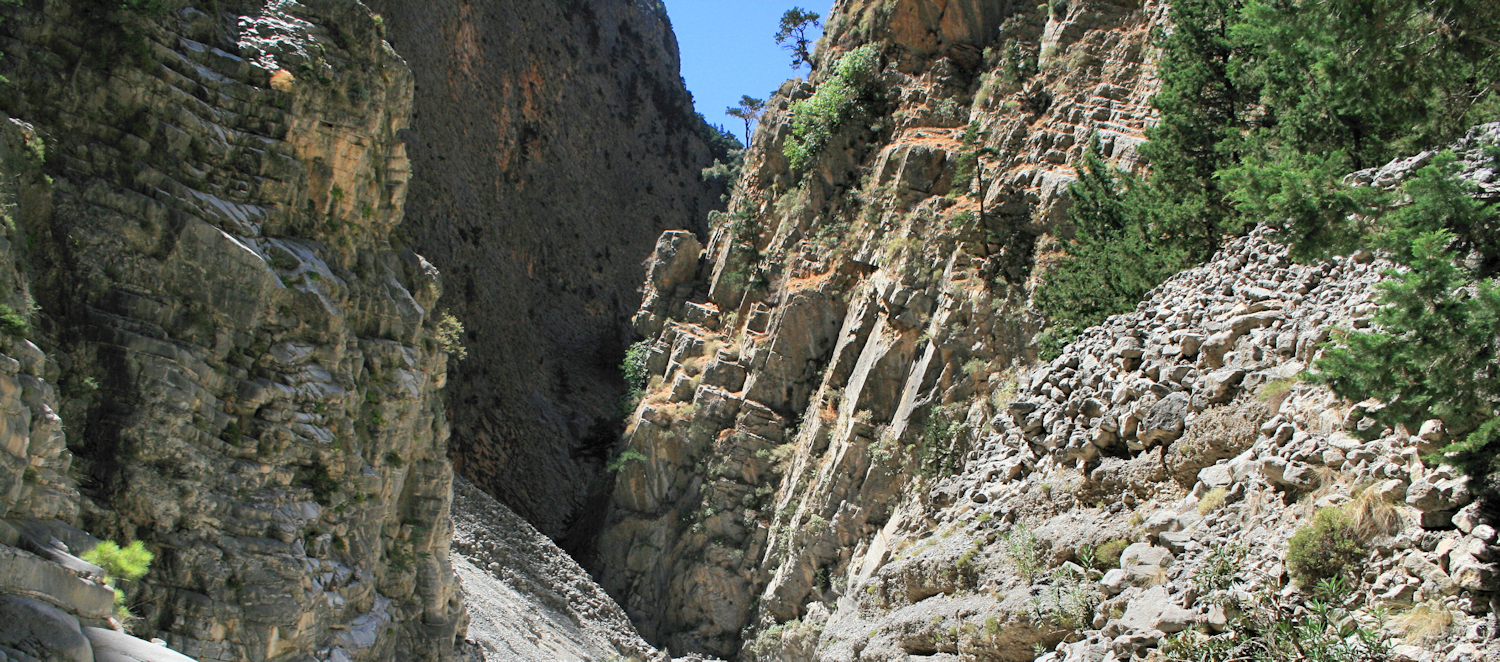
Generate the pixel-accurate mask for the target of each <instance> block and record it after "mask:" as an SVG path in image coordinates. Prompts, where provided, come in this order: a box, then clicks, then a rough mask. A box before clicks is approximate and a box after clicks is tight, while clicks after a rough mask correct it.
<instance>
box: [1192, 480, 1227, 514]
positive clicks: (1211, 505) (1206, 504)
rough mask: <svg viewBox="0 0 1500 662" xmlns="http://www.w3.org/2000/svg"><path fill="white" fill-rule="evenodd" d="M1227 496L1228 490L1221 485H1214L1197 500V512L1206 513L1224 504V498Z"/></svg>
mask: <svg viewBox="0 0 1500 662" xmlns="http://www.w3.org/2000/svg"><path fill="white" fill-rule="evenodd" d="M1228 496H1229V490H1228V489H1227V488H1223V487H1215V488H1213V489H1211V490H1209V491H1208V493H1207V494H1204V495H1203V498H1202V499H1200V500H1199V501H1198V514H1199V515H1207V514H1209V513H1211V512H1213V511H1215V510H1218V509H1219V506H1222V505H1224V499H1225V498H1226V497H1228Z"/></svg>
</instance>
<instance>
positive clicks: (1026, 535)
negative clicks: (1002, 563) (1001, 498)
mask: <svg viewBox="0 0 1500 662" xmlns="http://www.w3.org/2000/svg"><path fill="white" fill-rule="evenodd" d="M1000 549H1001V553H1002V554H1004V555H1005V558H1006V560H1008V561H1010V564H1011V567H1013V568H1015V570H1016V575H1018V576H1019V577H1020V578H1021V579H1022V580H1024V581H1025V582H1026V583H1027V584H1030V583H1031V582H1033V581H1035V580H1036V576H1037V574H1038V573H1040V572H1041V571H1042V570H1045V568H1044V567H1043V565H1042V552H1041V548H1040V547H1038V545H1037V541H1036V535H1034V534H1033V533H1032V532H1031V530H1030V529H1028V528H1026V526H1025V525H1024V524H1018V525H1016V528H1014V529H1012V530H1011V531H1010V533H1007V534H1005V535H1003V536H1000Z"/></svg>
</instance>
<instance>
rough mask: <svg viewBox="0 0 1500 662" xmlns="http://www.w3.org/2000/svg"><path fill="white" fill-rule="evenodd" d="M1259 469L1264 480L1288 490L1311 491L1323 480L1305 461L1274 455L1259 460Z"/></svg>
mask: <svg viewBox="0 0 1500 662" xmlns="http://www.w3.org/2000/svg"><path fill="white" fill-rule="evenodd" d="M1260 471H1261V474H1262V475H1264V476H1265V477H1266V481H1268V482H1270V483H1271V484H1272V485H1276V486H1278V487H1281V488H1282V489H1285V490H1287V491H1290V492H1308V491H1312V490H1315V489H1317V488H1318V486H1319V485H1321V484H1322V482H1323V481H1322V479H1321V478H1319V477H1318V474H1317V472H1315V471H1313V468H1312V466H1311V465H1309V464H1307V463H1306V462H1298V461H1296V460H1286V459H1283V458H1280V457H1275V456H1272V457H1268V458H1266V459H1264V460H1261V462H1260Z"/></svg>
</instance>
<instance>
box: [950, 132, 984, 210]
mask: <svg viewBox="0 0 1500 662" xmlns="http://www.w3.org/2000/svg"><path fill="white" fill-rule="evenodd" d="M972 126H973V125H972V124H971V125H970V127H972ZM964 135H965V136H967V135H968V134H967V133H965V134H964ZM978 166H979V153H978V152H970V151H964V152H959V154H958V158H955V159H954V160H953V183H952V184H951V185H950V192H949V195H951V196H954V197H958V196H964V195H968V194H969V189H970V187H971V186H972V185H973V183H974V171H975V169H976V168H977V167H978Z"/></svg>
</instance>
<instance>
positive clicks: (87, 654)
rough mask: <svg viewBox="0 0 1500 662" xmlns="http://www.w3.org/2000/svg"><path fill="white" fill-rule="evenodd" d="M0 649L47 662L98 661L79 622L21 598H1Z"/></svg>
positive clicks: (16, 596) (64, 614) (47, 607)
mask: <svg viewBox="0 0 1500 662" xmlns="http://www.w3.org/2000/svg"><path fill="white" fill-rule="evenodd" d="M0 646H6V647H9V648H13V649H15V650H18V651H21V652H23V653H26V654H27V655H31V656H33V657H35V658H37V659H40V660H46V661H47V662H94V654H93V651H92V649H91V648H90V647H89V641H88V639H85V638H84V636H83V632H82V631H81V630H80V629H79V625H78V619H76V618H74V617H72V616H70V615H68V614H67V613H66V612H64V611H62V610H61V609H58V608H56V607H53V606H51V605H48V604H45V603H42V602H38V601H36V600H32V599H31V598H23V597H21V596H18V595H7V596H5V597H0Z"/></svg>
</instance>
